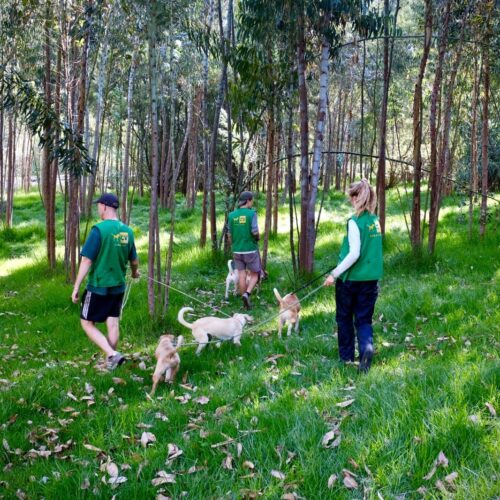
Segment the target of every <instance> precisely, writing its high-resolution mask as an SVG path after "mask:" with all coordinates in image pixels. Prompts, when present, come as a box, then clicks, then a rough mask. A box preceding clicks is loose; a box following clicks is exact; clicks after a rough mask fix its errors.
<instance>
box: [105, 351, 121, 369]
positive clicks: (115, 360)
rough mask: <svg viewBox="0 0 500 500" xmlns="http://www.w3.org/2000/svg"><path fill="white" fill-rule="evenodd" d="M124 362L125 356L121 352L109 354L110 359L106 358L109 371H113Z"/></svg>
mask: <svg viewBox="0 0 500 500" xmlns="http://www.w3.org/2000/svg"><path fill="white" fill-rule="evenodd" d="M123 363H125V358H124V357H123V356H122V355H121V354H120V353H119V352H116V353H115V354H113V355H112V356H108V359H107V360H106V368H107V369H108V370H109V371H112V370H114V369H115V368H116V367H117V366H120V365H122V364H123Z"/></svg>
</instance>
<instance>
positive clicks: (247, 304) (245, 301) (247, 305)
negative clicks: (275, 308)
mask: <svg viewBox="0 0 500 500" xmlns="http://www.w3.org/2000/svg"><path fill="white" fill-rule="evenodd" d="M241 299H242V300H243V305H244V307H245V309H250V307H251V304H250V297H249V296H248V293H247V292H245V293H244V294H243V295H242V296H241Z"/></svg>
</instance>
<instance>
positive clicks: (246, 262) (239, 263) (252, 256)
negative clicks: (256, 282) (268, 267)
mask: <svg viewBox="0 0 500 500" xmlns="http://www.w3.org/2000/svg"><path fill="white" fill-rule="evenodd" d="M233 261H234V265H235V267H236V269H238V271H244V270H245V269H248V270H249V271H252V272H253V273H259V272H260V268H261V265H260V257H259V252H258V251H255V252H253V253H235V254H233Z"/></svg>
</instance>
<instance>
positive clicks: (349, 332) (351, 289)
mask: <svg viewBox="0 0 500 500" xmlns="http://www.w3.org/2000/svg"><path fill="white" fill-rule="evenodd" d="M348 193H349V199H350V202H351V204H352V206H353V207H354V210H355V215H353V216H352V217H351V218H350V219H349V220H348V222H347V235H346V236H345V237H344V241H343V243H342V247H341V250H340V255H339V264H338V266H337V267H336V268H335V269H334V270H333V271H332V273H331V275H330V276H329V277H328V278H327V279H326V280H325V283H324V285H325V286H330V285H333V283H335V301H336V310H337V313H336V320H337V327H338V344H339V356H340V359H341V360H342V361H344V362H351V361H354V340H355V336H354V327H356V332H357V336H358V350H359V371H360V372H367V371H368V370H369V369H370V365H371V362H372V358H373V328H372V319H373V313H374V309H375V302H376V300H377V296H378V280H379V279H380V278H381V277H382V272H383V259H382V233H381V231H380V224H379V221H378V218H377V216H376V215H374V213H373V212H374V210H375V206H376V204H377V198H376V195H375V192H374V191H373V188H372V187H371V186H370V185H369V184H368V181H367V180H365V179H363V180H361V181H359V182H356V183H354V184H352V185H351V187H350V188H349V191H348ZM353 320H354V324H353Z"/></svg>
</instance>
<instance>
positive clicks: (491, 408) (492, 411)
mask: <svg viewBox="0 0 500 500" xmlns="http://www.w3.org/2000/svg"><path fill="white" fill-rule="evenodd" d="M484 404H485V406H486V408H488V410H489V412H490V415H491V416H492V417H493V418H495V417H496V416H497V412H496V410H495V408H494V407H493V405H492V404H491V403H484Z"/></svg>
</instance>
